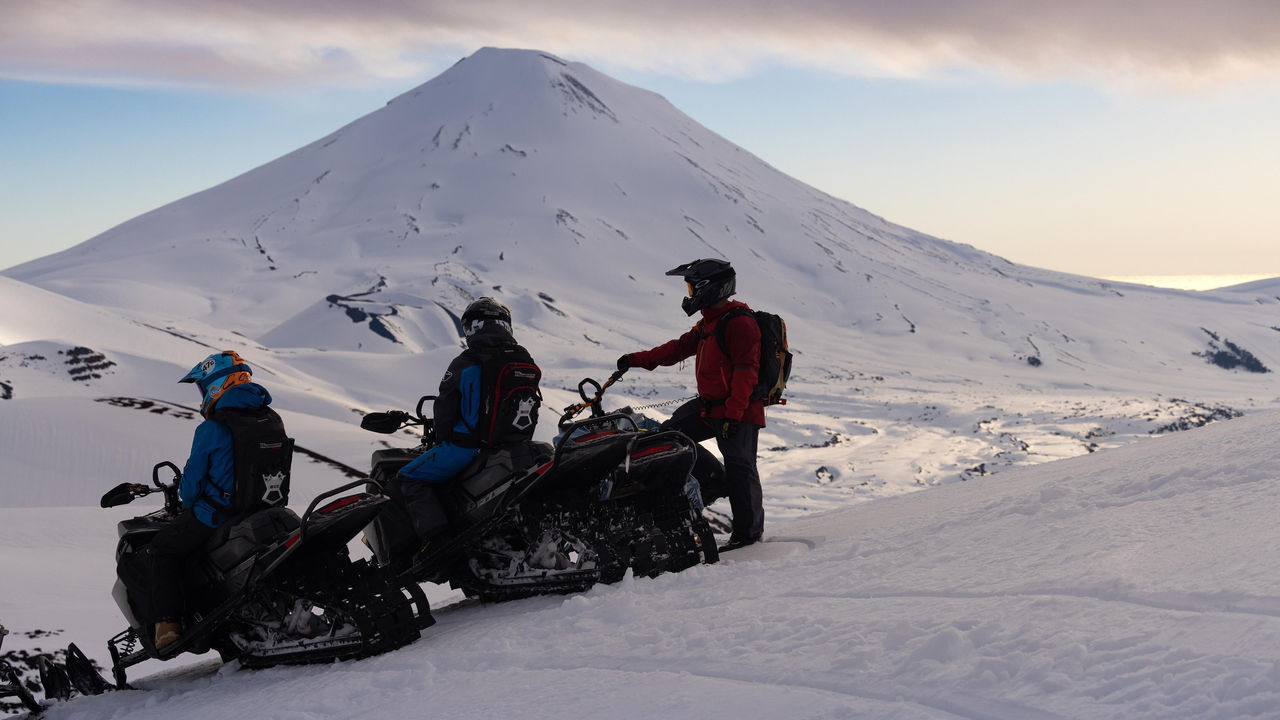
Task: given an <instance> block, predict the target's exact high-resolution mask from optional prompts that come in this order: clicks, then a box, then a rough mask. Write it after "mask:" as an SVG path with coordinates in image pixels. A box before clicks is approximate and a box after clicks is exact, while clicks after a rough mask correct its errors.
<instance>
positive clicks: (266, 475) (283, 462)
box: [211, 407, 293, 516]
mask: <svg viewBox="0 0 1280 720" xmlns="http://www.w3.org/2000/svg"><path fill="white" fill-rule="evenodd" d="M211 419H213V420H216V421H218V422H220V423H222V424H223V425H225V426H226V427H227V429H228V430H230V431H231V448H232V450H231V452H232V461H233V464H234V465H235V491H234V493H233V494H232V496H231V506H230V507H229V508H228V509H227V511H228V513H229V514H230V515H231V516H236V515H240V514H243V513H248V512H254V511H257V510H263V509H266V508H270V507H284V506H285V505H286V504H287V503H288V502H289V478H290V470H291V468H292V466H293V438H291V437H289V436H288V435H286V434H285V431H284V421H283V420H281V419H280V416H279V415H278V414H276V411H275V410H272V409H271V408H269V407H262V408H259V409H257V410H247V409H241V408H230V409H227V410H215V411H214V412H213V415H212V417H211Z"/></svg>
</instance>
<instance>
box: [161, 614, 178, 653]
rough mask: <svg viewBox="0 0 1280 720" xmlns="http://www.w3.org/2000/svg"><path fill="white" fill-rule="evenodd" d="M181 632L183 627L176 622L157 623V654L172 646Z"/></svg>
mask: <svg viewBox="0 0 1280 720" xmlns="http://www.w3.org/2000/svg"><path fill="white" fill-rule="evenodd" d="M181 632H182V626H181V625H179V624H178V623H176V622H170V621H168V620H161V621H160V622H158V623H156V652H159V651H161V650H163V649H165V648H166V647H169V646H170V645H172V644H173V642H174V641H175V640H177V639H178V633H181Z"/></svg>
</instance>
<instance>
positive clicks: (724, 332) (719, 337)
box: [715, 307, 756, 357]
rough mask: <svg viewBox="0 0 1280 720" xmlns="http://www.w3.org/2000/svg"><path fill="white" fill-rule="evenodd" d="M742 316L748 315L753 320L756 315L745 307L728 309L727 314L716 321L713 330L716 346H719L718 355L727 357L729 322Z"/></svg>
mask: <svg viewBox="0 0 1280 720" xmlns="http://www.w3.org/2000/svg"><path fill="white" fill-rule="evenodd" d="M743 315H750V316H751V317H752V318H754V317H755V315H756V314H755V311H754V310H752V309H751V308H745V307H736V308H730V309H729V311H728V312H726V313H725V314H723V315H721V316H720V319H719V320H717V321H716V329H715V336H716V344H717V345H719V346H720V353H721V354H722V355H724V356H725V357H729V339H728V332H729V321H730V320H732V319H734V318H736V317H742V316H743Z"/></svg>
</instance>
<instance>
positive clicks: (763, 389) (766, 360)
mask: <svg viewBox="0 0 1280 720" xmlns="http://www.w3.org/2000/svg"><path fill="white" fill-rule="evenodd" d="M740 315H750V316H751V317H752V318H754V319H755V321H756V325H757V326H759V328H760V378H759V379H758V380H757V381H756V387H755V389H754V390H752V391H751V399H752V400H753V401H755V400H760V401H763V402H764V404H765V406H766V407H767V406H769V405H786V404H787V399H786V398H784V397H782V393H783V392H785V391H786V389H787V380H788V379H790V377H791V350H790V349H789V347H788V345H787V323H786V321H784V320H783V319H782V318H781V317H779V316H777V315H774V314H773V313H768V312H765V311H763V310H751V309H749V308H744V307H736V308H733V309H732V310H730V311H729V312H726V313H725V314H724V315H722V316H721V317H720V321H719V322H717V323H716V344H717V345H719V346H720V352H721V353H723V354H724V356H725V357H728V356H729V344H728V341H727V340H726V339H725V333H726V332H727V331H726V329H725V328H726V327H728V325H729V321H730V320H732V319H733V318H735V317H738V316H740Z"/></svg>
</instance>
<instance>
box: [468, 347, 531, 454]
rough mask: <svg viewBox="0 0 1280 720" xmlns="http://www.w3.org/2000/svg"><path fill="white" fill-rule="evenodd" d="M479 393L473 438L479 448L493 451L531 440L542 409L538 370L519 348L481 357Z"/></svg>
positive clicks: (487, 353) (488, 353)
mask: <svg viewBox="0 0 1280 720" xmlns="http://www.w3.org/2000/svg"><path fill="white" fill-rule="evenodd" d="M481 362H482V366H481V377H482V380H481V382H482V387H483V388H484V389H483V392H485V393H487V396H486V397H485V398H484V401H483V402H482V403H481V405H480V421H479V423H478V424H477V426H476V437H477V439H478V440H479V442H480V445H481V446H484V447H496V446H499V445H507V444H509V443H516V442H523V441H527V440H532V439H533V431H534V429H535V428H536V427H537V425H538V408H540V407H542V391H541V390H539V389H538V382H539V381H540V380H542V369H541V368H539V367H538V365H537V364H536V363H534V361H533V358H532V357H531V356H530V355H529V353H528V351H526V350H525V349H524V348H523V347H520V346H519V345H516V346H513V347H507V348H502V349H499V350H494V351H489V352H486V353H484V354H483V356H482V360H481Z"/></svg>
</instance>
